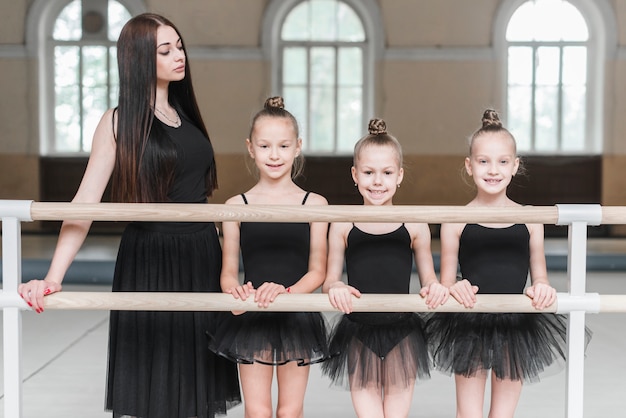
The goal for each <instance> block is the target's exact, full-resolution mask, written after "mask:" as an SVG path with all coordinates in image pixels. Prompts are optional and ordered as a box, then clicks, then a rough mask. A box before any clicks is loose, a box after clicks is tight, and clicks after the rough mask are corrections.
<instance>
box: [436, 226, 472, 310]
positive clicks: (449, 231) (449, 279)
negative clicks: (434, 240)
mask: <svg viewBox="0 0 626 418" xmlns="http://www.w3.org/2000/svg"><path fill="white" fill-rule="evenodd" d="M464 227H465V224H442V225H441V231H440V238H441V284H443V285H444V286H446V287H448V288H449V289H450V294H451V295H452V297H454V298H455V299H456V300H457V301H458V302H459V303H461V304H463V306H465V307H466V308H471V307H473V306H474V303H476V292H478V287H477V286H472V285H471V283H470V282H469V281H468V280H467V279H463V280H461V281H457V279H456V274H457V270H458V267H459V240H460V239H461V232H462V231H463V228H464Z"/></svg>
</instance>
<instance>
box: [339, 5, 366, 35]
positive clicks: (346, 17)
mask: <svg viewBox="0 0 626 418" xmlns="http://www.w3.org/2000/svg"><path fill="white" fill-rule="evenodd" d="M337 21H338V22H337V24H338V26H339V36H338V38H339V40H340V41H348V42H363V41H365V31H364V30H363V25H362V24H361V19H360V18H359V16H357V14H356V13H355V12H354V10H352V8H351V7H349V6H348V5H347V4H345V3H343V2H342V3H339V6H338V10H337Z"/></svg>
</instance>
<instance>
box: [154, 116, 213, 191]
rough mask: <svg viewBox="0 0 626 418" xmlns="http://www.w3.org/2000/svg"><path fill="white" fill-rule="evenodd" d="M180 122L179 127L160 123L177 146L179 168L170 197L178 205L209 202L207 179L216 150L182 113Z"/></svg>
mask: <svg viewBox="0 0 626 418" xmlns="http://www.w3.org/2000/svg"><path fill="white" fill-rule="evenodd" d="M156 120H158V119H156ZM180 121H181V125H180V126H179V127H178V128H174V127H171V126H169V125H167V124H165V123H163V122H161V121H159V122H161V125H162V126H163V127H164V128H165V132H167V134H168V135H169V136H170V138H171V139H172V141H173V142H174V144H175V146H176V155H177V158H176V169H175V174H174V181H173V184H172V187H171V189H170V191H169V193H168V197H169V199H170V201H171V202H175V203H205V202H206V200H207V192H208V190H207V184H206V178H207V174H208V172H209V168H210V167H211V164H212V163H213V158H214V156H213V147H212V146H211V142H209V140H208V138H207V137H206V136H204V134H203V133H202V131H200V129H198V128H197V127H196V126H195V125H194V124H193V123H192V122H191V121H190V120H188V119H186V118H185V117H184V116H183V115H182V113H181V114H180Z"/></svg>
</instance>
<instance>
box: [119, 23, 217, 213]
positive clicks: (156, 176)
mask: <svg viewBox="0 0 626 418" xmlns="http://www.w3.org/2000/svg"><path fill="white" fill-rule="evenodd" d="M161 26H170V27H172V28H173V29H174V30H175V31H176V33H177V34H178V35H179V36H180V32H179V30H178V29H177V28H176V26H174V24H173V23H172V22H171V21H169V20H168V19H166V18H165V17H163V16H160V15H157V14H153V13H144V14H141V15H138V16H135V17H133V18H132V19H130V20H129V21H128V22H127V23H126V24H125V25H124V27H123V28H122V31H121V33H120V36H119V39H118V41H117V60H118V70H119V80H120V87H119V101H118V107H117V109H116V112H115V115H114V116H115V117H114V121H117V129H116V130H114V132H116V138H115V140H116V159H115V167H114V169H113V175H112V181H111V194H112V199H113V201H118V202H128V203H138V202H166V201H168V198H167V193H168V191H169V189H170V187H171V185H172V182H173V180H174V174H175V169H176V157H177V155H176V147H175V144H174V143H173V142H172V140H171V138H170V137H169V135H168V134H167V132H166V131H165V129H164V128H163V127H162V126H161V125H160V124H158V123H156V121H155V117H154V111H153V108H152V107H153V105H154V101H155V99H156V82H157V80H156V54H157V52H156V50H157V45H156V36H157V30H158V28H159V27H161ZM181 43H182V45H183V49H184V48H185V44H184V41H183V39H182V36H181ZM185 65H186V74H185V77H184V78H183V79H182V80H180V81H176V82H171V83H169V88H168V89H169V93H168V97H169V101H170V104H171V105H172V107H174V108H175V109H176V110H177V111H178V112H179V113H180V114H181V115H184V116H185V117H186V118H187V119H188V120H190V121H191V123H193V125H194V126H196V127H197V128H198V129H199V130H200V131H201V132H202V133H203V134H204V136H205V137H206V138H207V141H209V143H210V139H209V135H208V133H207V130H206V127H205V125H204V122H203V120H202V116H201V114H200V110H199V109H198V104H197V102H196V97H195V93H194V91H193V86H192V82H191V70H190V66H189V61H188V60H186V63H185ZM205 184H206V189H207V196H211V194H212V193H213V191H214V190H215V189H216V188H217V172H216V168H215V160H213V161H212V162H211V166H210V169H209V170H208V173H207V176H206V181H205Z"/></svg>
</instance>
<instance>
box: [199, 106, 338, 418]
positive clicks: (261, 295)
mask: <svg viewBox="0 0 626 418" xmlns="http://www.w3.org/2000/svg"><path fill="white" fill-rule="evenodd" d="M246 145H247V148H248V153H249V154H250V157H252V159H253V160H254V162H255V164H256V168H257V169H258V173H259V181H258V183H257V184H256V185H255V186H254V187H252V189H250V190H248V191H247V192H246V193H245V194H241V195H237V196H235V197H232V198H230V199H229V200H228V201H227V202H226V203H227V204H231V205H244V204H279V205H326V204H327V202H326V199H324V198H323V197H322V196H320V195H317V194H314V193H310V192H305V191H304V190H302V189H301V188H300V187H298V186H297V185H296V184H295V183H294V181H293V179H294V178H295V177H296V176H297V175H298V174H299V173H300V170H301V168H302V154H301V152H302V140H301V139H300V138H299V133H298V124H297V122H296V120H295V118H294V117H293V116H292V114H291V113H289V112H288V111H286V110H285V109H284V104H283V101H282V98H280V97H273V98H270V99H268V100H267V101H266V103H265V107H264V109H263V110H261V111H260V112H259V113H257V114H256V116H255V117H254V118H253V120H252V126H251V129H250V134H249V138H248V139H246ZM327 229H328V226H327V224H325V223H311V224H308V223H282V222H280V223H279V222H272V223H246V222H242V223H235V222H224V225H223V233H224V248H223V254H224V257H223V263H222V274H221V286H222V290H223V291H224V292H226V293H230V294H232V295H233V297H235V298H236V299H238V298H241V299H243V300H245V299H247V298H248V297H251V296H254V300H255V302H256V303H258V305H259V306H261V307H268V306H269V305H270V304H271V303H272V302H273V301H274V300H275V299H276V297H278V295H280V294H284V293H311V292H313V291H314V290H315V289H317V288H318V287H320V285H321V284H322V282H323V281H324V277H325V273H326V252H327V241H326V233H327ZM240 249H241V255H242V258H243V269H244V275H245V277H244V283H245V284H243V285H241V284H240V283H239V252H240ZM210 348H211V350H213V351H214V352H216V353H218V354H220V355H222V356H224V357H226V358H229V359H231V360H233V361H236V362H237V363H239V373H240V379H241V386H242V391H243V396H244V404H245V415H246V417H271V416H272V399H271V386H272V379H273V374H274V370H275V371H276V377H277V381H278V405H277V411H276V416H280V417H302V416H303V402H304V393H305V389H306V385H307V381H308V376H309V367H308V365H309V364H311V363H316V362H319V361H322V360H324V359H325V358H327V356H328V348H327V343H326V327H325V324H324V319H323V317H322V315H321V314H319V313H310V312H307V313H301V312H294V313H291V312H290V313H284V312H247V313H244V314H242V315H240V316H231V317H230V318H229V319H228V320H227V321H225V322H224V323H223V324H222V326H221V327H220V329H219V330H218V331H217V334H216V335H215V338H213V340H212V341H211V344H210ZM272 366H277V367H275V368H274V367H272Z"/></svg>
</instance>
